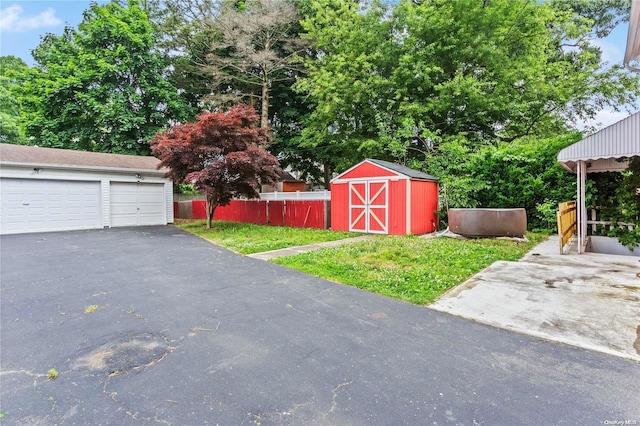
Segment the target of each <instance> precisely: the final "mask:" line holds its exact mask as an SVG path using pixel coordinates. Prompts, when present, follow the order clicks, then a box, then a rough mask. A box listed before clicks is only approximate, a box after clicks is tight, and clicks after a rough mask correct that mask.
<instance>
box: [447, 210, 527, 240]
mask: <svg viewBox="0 0 640 426" xmlns="http://www.w3.org/2000/svg"><path fill="white" fill-rule="evenodd" d="M449 230H451V232H455V233H456V234H460V235H464V236H466V237H523V236H524V234H525V232H526V231H527V212H526V211H525V209H522V208H516V209H491V208H475V209H449Z"/></svg>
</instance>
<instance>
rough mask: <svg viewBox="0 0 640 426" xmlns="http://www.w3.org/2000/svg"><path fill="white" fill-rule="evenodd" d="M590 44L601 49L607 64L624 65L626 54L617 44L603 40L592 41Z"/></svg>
mask: <svg viewBox="0 0 640 426" xmlns="http://www.w3.org/2000/svg"><path fill="white" fill-rule="evenodd" d="M589 44H591V45H592V46H596V47H599V48H600V50H601V51H602V60H603V61H604V62H607V63H608V64H609V65H613V64H622V58H623V57H624V52H622V51H621V50H620V48H619V46H618V45H617V44H615V43H612V42H611V41H608V40H604V39H601V38H596V39H593V40H590V41H589Z"/></svg>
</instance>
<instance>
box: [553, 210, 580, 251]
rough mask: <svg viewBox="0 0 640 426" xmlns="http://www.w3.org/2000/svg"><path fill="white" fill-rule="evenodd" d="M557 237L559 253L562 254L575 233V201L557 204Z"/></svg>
mask: <svg viewBox="0 0 640 426" xmlns="http://www.w3.org/2000/svg"><path fill="white" fill-rule="evenodd" d="M557 216H558V237H559V239H560V254H564V253H565V251H566V249H567V247H568V245H569V243H570V242H571V239H572V238H573V236H574V235H575V233H576V229H577V221H576V202H575V201H567V202H566V203H560V204H559V205H558V213H557Z"/></svg>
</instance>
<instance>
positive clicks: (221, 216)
mask: <svg viewBox="0 0 640 426" xmlns="http://www.w3.org/2000/svg"><path fill="white" fill-rule="evenodd" d="M184 203H191V205H190V206H187V207H191V209H190V210H191V212H190V213H191V214H189V208H184V207H183V212H181V211H180V205H183V206H184ZM325 203H326V205H325ZM328 203H329V201H324V200H282V201H280V200H269V201H264V200H233V201H231V203H230V204H229V205H228V206H224V207H216V211H215V212H214V214H213V218H214V219H215V220H226V221H232V222H245V223H256V224H259V225H274V226H290V227H294V228H316V229H328V228H329V223H330V221H329V218H328V217H327V215H328V212H329V205H328ZM173 210H174V216H175V217H176V218H181V219H206V218H207V203H206V201H205V200H191V201H181V202H174V203H173ZM189 216H190V217H189Z"/></svg>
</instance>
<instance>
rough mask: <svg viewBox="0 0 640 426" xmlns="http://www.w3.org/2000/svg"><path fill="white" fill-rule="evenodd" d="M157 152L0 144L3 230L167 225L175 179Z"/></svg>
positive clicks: (0, 221) (0, 222)
mask: <svg viewBox="0 0 640 426" xmlns="http://www.w3.org/2000/svg"><path fill="white" fill-rule="evenodd" d="M158 164H159V160H158V159H157V158H154V157H142V156H135V155H121V154H106V153H96V152H86V151H75V150H67V149H56V148H40V147H34V146H23V145H11V144H0V234H20V233H29V232H50V231H69V230H78V229H98V228H109V227H116V226H138V225H166V224H167V223H172V222H173V184H172V182H171V180H169V179H167V178H164V177H163V176H164V174H165V173H166V170H162V169H161V170H158V169H157V167H158Z"/></svg>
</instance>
